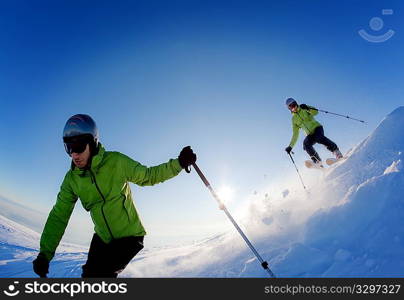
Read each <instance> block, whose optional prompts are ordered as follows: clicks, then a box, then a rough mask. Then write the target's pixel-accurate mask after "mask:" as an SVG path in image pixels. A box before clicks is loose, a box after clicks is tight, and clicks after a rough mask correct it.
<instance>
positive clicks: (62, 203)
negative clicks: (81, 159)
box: [40, 173, 78, 261]
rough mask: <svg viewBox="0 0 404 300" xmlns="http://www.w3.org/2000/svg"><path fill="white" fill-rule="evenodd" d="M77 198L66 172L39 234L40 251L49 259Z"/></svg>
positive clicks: (60, 237) (53, 253)
mask: <svg viewBox="0 0 404 300" xmlns="http://www.w3.org/2000/svg"><path fill="white" fill-rule="evenodd" d="M77 199H78V197H77V196H76V195H75V194H74V192H73V190H72V188H71V186H70V183H69V173H68V174H66V176H65V178H64V180H63V183H62V185H61V187H60V191H59V193H58V196H57V200H56V204H55V205H54V206H53V208H52V210H51V211H50V213H49V216H48V219H47V221H46V224H45V227H44V229H43V232H42V236H41V242H40V252H41V253H43V254H45V256H46V258H47V259H48V260H49V261H50V260H51V259H52V258H53V256H54V255H55V251H56V248H57V247H58V245H59V242H60V240H61V239H62V236H63V234H64V233H65V229H66V227H67V224H68V222H69V219H70V216H71V214H72V212H73V208H74V205H75V204H76V201H77Z"/></svg>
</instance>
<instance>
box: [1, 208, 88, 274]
mask: <svg viewBox="0 0 404 300" xmlns="http://www.w3.org/2000/svg"><path fill="white" fill-rule="evenodd" d="M40 238H41V236H40V234H39V233H38V232H36V231H33V230H32V229H29V228H27V227H25V226H24V225H21V224H18V223H16V222H14V221H12V220H10V219H8V218H6V217H4V216H2V215H0V249H1V251H0V276H1V277H36V276H35V274H34V273H33V271H32V261H33V260H34V259H35V257H36V256H37V255H38V249H39V240H40ZM86 252H87V249H86V248H85V247H82V246H78V245H74V244H69V243H63V242H62V243H60V245H59V247H58V253H57V254H56V256H55V258H54V263H53V266H52V267H53V271H52V273H51V276H52V275H53V276H58V277H71V276H72V275H73V276H78V275H79V274H80V273H78V271H79V268H78V267H79V266H77V262H78V261H84V260H85V258H86ZM69 266H70V267H69ZM72 270H75V271H74V272H73V274H71V272H72ZM69 275H70V276H69Z"/></svg>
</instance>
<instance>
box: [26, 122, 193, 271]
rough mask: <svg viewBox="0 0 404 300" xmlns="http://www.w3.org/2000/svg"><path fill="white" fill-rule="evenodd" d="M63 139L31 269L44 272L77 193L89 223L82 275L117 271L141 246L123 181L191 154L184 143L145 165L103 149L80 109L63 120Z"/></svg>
mask: <svg viewBox="0 0 404 300" xmlns="http://www.w3.org/2000/svg"><path fill="white" fill-rule="evenodd" d="M63 141H64V145H65V149H66V152H67V154H68V155H69V156H71V158H72V164H71V168H70V170H69V171H68V172H67V174H66V176H65V178H64V180H63V183H62V185H61V188H60V192H59V194H58V196H57V201H56V204H55V205H54V206H53V208H52V210H51V212H50V213H49V216H48V219H47V221H46V224H45V227H44V229H43V232H42V236H41V242H40V253H39V254H38V257H37V258H36V259H35V260H34V261H33V268H34V272H35V273H36V274H38V275H39V276H41V277H46V274H47V273H48V269H49V262H50V261H51V259H52V258H53V256H54V255H55V251H56V248H57V246H58V245H59V242H60V240H61V239H62V236H63V234H64V232H65V229H66V226H67V224H68V221H69V218H70V216H71V213H72V211H73V208H74V205H75V203H76V201H77V199H78V198H80V201H81V203H82V205H83V207H84V208H85V209H86V210H87V211H90V214H91V218H92V220H93V223H94V226H95V227H94V230H95V233H94V236H93V238H92V241H91V244H90V250H89V252H88V259H87V262H86V264H85V265H83V267H82V268H83V272H82V277H117V276H118V274H119V273H120V272H121V271H122V270H123V269H124V268H125V267H126V265H127V264H128V263H129V262H130V260H131V259H132V258H133V257H134V256H135V255H136V254H137V253H138V252H139V251H140V250H141V249H142V248H143V237H144V235H145V234H146V232H145V229H144V228H143V225H142V223H141V221H140V219H139V216H138V214H137V211H136V208H135V206H134V204H133V201H132V193H131V190H130V187H129V182H133V183H135V184H137V185H140V186H146V185H154V184H156V183H160V182H163V181H165V180H167V179H170V178H172V177H174V176H176V175H178V174H179V173H180V172H181V170H182V169H183V168H188V166H190V165H191V164H193V163H195V161H196V155H195V154H194V153H193V151H192V149H191V148H190V147H189V146H188V147H185V148H184V149H182V151H181V153H180V155H179V157H178V159H170V160H169V161H168V162H167V163H164V164H161V165H158V166H155V167H149V168H148V167H145V166H143V165H141V164H140V163H138V162H136V161H134V160H132V159H131V158H129V157H127V156H126V155H124V154H122V153H119V152H109V151H105V149H104V147H103V146H102V145H101V143H100V142H99V140H98V129H97V126H96V124H95V122H94V121H93V119H92V118H91V117H90V116H88V115H83V114H79V115H74V116H72V117H71V118H70V119H69V120H68V121H67V123H66V125H65V128H64V131H63Z"/></svg>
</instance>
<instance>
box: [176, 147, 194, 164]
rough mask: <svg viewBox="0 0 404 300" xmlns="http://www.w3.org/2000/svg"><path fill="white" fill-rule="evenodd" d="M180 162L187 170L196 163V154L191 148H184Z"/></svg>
mask: <svg viewBox="0 0 404 300" xmlns="http://www.w3.org/2000/svg"><path fill="white" fill-rule="evenodd" d="M178 160H179V162H180V165H181V167H182V168H183V169H185V170H187V168H188V167H189V166H190V165H192V164H194V163H195V162H196V154H195V153H194V152H193V151H192V149H191V146H187V147H184V148H183V149H182V150H181V152H180V155H179V156H178Z"/></svg>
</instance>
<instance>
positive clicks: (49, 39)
mask: <svg viewBox="0 0 404 300" xmlns="http://www.w3.org/2000/svg"><path fill="white" fill-rule="evenodd" d="M403 6H404V5H403V4H402V3H401V1H383V2H381V1H319V0H318V1H85V2H83V1H8V2H5V1H3V2H2V3H1V4H0V39H1V40H2V43H1V44H2V46H1V47H0V109H1V113H2V118H1V122H0V134H1V137H2V138H1V140H0V165H1V168H0V194H2V195H4V196H7V197H8V198H11V199H14V200H16V201H20V202H24V203H26V204H28V205H30V206H33V207H38V208H41V209H44V210H45V211H48V210H50V208H51V206H52V205H53V203H54V201H55V198H56V194H57V192H58V189H59V185H60V183H61V181H62V179H63V176H64V174H65V172H66V171H67V169H68V167H69V164H70V163H69V157H68V156H67V155H66V154H65V152H64V148H63V144H62V139H61V133H62V129H63V126H64V123H65V121H66V120H67V118H69V117H70V116H71V115H73V114H76V113H87V114H90V115H91V116H92V117H93V118H94V119H95V120H96V122H97V124H98V126H99V129H100V134H101V141H102V143H103V144H104V145H105V146H106V148H107V149H109V150H116V151H120V152H123V153H125V154H127V155H129V156H131V157H132V158H134V159H135V160H137V161H139V162H141V163H143V164H146V165H155V164H159V163H162V162H165V161H167V160H168V159H169V158H173V157H176V156H177V155H178V153H179V151H180V150H181V149H182V147H183V146H186V145H191V146H192V147H193V149H194V151H195V152H196V153H197V155H198V163H199V166H200V167H201V169H202V170H203V171H204V172H205V173H206V175H207V177H208V179H209V180H210V181H211V183H212V185H213V186H216V187H220V186H221V185H230V186H232V187H233V188H234V189H235V191H236V193H235V201H234V203H235V204H237V202H242V201H243V199H246V197H247V196H248V195H250V194H251V193H252V192H253V191H254V190H255V189H256V188H257V187H259V186H262V185H266V184H270V183H271V182H272V181H275V180H279V179H280V178H282V177H283V176H285V175H287V174H289V173H291V172H294V169H293V166H292V165H291V163H290V161H289V159H288V156H287V155H286V154H285V152H284V148H285V147H286V146H287V145H288V143H289V140H290V137H291V127H290V114H289V112H288V111H287V110H286V108H285V106H284V100H285V98H287V97H294V98H296V99H297V100H298V101H299V102H301V103H307V104H310V105H313V106H317V107H319V108H322V109H326V110H330V111H334V112H338V113H344V114H350V115H352V116H353V117H358V118H360V119H365V120H366V121H367V124H366V125H363V124H361V123H357V122H353V121H347V120H345V119H343V118H336V117H331V116H328V115H320V116H319V117H318V120H319V121H320V122H321V123H322V124H323V125H324V127H325V132H326V135H328V136H329V137H330V138H331V139H332V140H334V141H335V142H336V143H337V144H338V145H339V146H340V148H341V150H342V151H343V152H346V151H347V150H348V149H349V148H350V147H352V146H354V145H355V144H356V143H358V142H359V141H360V140H361V139H363V138H364V137H366V136H367V135H368V134H369V133H370V132H371V130H373V129H374V128H375V126H377V124H378V123H379V122H380V120H381V119H382V118H383V117H384V116H385V115H386V114H388V113H389V112H390V111H392V110H393V109H394V108H396V107H397V106H399V105H403V96H402V95H403V94H404V91H403V85H402V78H403V75H404V71H403V70H404V61H403V56H402V53H403V50H404V49H403V48H404V47H403V46H404V40H403V34H402V29H403V25H404V21H403V18H402V14H403V12H402V11H403ZM387 8H389V9H393V10H394V14H393V15H384V16H383V15H382V13H381V12H382V9H387ZM373 17H380V18H382V19H383V21H384V27H383V28H382V29H381V30H380V31H379V32H373V34H383V33H385V32H386V31H387V30H388V29H393V30H394V31H395V32H396V33H395V35H394V36H393V37H392V38H391V39H390V40H388V41H386V42H384V43H371V42H368V41H366V40H364V39H362V38H361V37H360V36H359V34H358V31H359V30H360V29H366V30H367V31H368V32H369V33H372V29H371V28H369V21H370V20H371V19H372V18H373ZM302 136H303V134H301V138H300V140H299V142H298V144H297V145H296V148H295V152H296V160H297V161H298V162H299V163H300V166H301V167H302V166H303V165H302V163H303V161H304V159H306V155H305V153H304V152H303V150H302V146H301V143H302ZM317 148H318V149H319V150H320V149H321V147H317ZM320 154H321V155H322V156H323V157H324V158H325V157H327V156H328V154H327V153H326V152H325V151H324V150H321V151H320ZM296 180H298V179H297V178H296ZM132 191H133V193H134V196H135V201H136V206H137V208H138V210H139V213H140V216H141V217H142V219H143V221H144V223H145V225H146V229H147V230H148V231H149V233H150V235H151V236H152V235H154V237H155V238H156V239H161V240H163V239H164V238H165V237H168V236H170V237H171V241H175V239H177V238H178V240H183V239H185V236H187V237H188V238H190V237H191V238H192V237H199V236H202V235H204V234H210V233H214V232H216V231H220V230H222V229H223V228H225V227H226V226H227V224H228V221H227V220H226V219H225V217H224V215H223V213H222V212H220V211H218V210H217V207H216V204H215V202H214V200H213V199H211V196H210V195H209V194H208V192H207V190H206V189H205V188H204V186H203V185H202V182H201V181H200V180H199V178H198V177H197V175H196V173H195V172H193V173H191V174H190V175H188V174H185V172H184V173H182V174H180V175H179V176H178V177H176V178H174V179H172V180H171V181H167V182H166V183H163V184H161V185H159V186H154V187H147V188H139V187H137V186H133V187H132ZM80 206H81V205H80V204H78V205H77V206H76V209H77V210H78V211H79V215H80V216H83V215H84V214H85V213H84V212H83V211H81V212H80V209H81V208H79V207H80ZM81 210H82V209H81ZM88 219H89V218H88Z"/></svg>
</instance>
